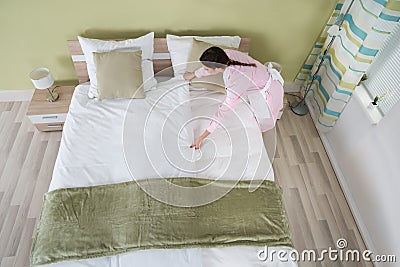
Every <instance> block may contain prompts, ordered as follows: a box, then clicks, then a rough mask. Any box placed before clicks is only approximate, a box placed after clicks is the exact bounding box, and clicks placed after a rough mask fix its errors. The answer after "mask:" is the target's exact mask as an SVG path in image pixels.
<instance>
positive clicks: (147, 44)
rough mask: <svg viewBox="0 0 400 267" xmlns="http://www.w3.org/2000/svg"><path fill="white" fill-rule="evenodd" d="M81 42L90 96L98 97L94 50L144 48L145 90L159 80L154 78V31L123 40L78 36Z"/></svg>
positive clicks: (108, 50) (143, 70)
mask: <svg viewBox="0 0 400 267" xmlns="http://www.w3.org/2000/svg"><path fill="white" fill-rule="evenodd" d="M78 40H79V43H80V45H81V47H82V51H83V53H84V55H85V60H86V64H87V70H88V74H89V79H90V88H89V92H88V96H89V98H95V97H98V95H99V94H98V91H97V79H96V67H95V64H94V60H93V52H110V51H114V50H120V51H122V50H124V51H129V50H138V49H140V50H142V72H143V82H144V91H148V90H150V89H152V88H153V87H154V86H155V85H156V84H157V81H156V80H155V78H154V70H153V62H152V58H153V52H154V45H153V43H154V32H151V33H148V34H146V35H143V36H141V37H138V38H135V39H127V40H123V41H112V40H110V41H104V40H98V39H89V38H84V37H81V36H78Z"/></svg>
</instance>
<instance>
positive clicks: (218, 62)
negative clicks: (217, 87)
mask: <svg viewBox="0 0 400 267" xmlns="http://www.w3.org/2000/svg"><path fill="white" fill-rule="evenodd" d="M200 61H201V63H202V64H203V65H204V66H206V67H209V68H212V69H216V68H221V67H225V66H231V65H238V66H249V67H256V64H254V63H243V62H239V61H236V60H231V59H230V58H229V57H228V55H227V54H226V53H225V51H224V50H223V49H222V48H220V47H217V46H212V47H210V48H208V49H207V50H206V51H204V52H203V54H202V55H201V57H200Z"/></svg>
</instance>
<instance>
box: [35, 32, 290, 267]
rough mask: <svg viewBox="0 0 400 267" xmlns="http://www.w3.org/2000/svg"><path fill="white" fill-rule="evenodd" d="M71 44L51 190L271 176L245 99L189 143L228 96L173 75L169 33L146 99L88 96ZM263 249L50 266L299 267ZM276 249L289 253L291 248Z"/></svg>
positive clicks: (149, 253) (243, 44) (126, 256)
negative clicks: (73, 81) (69, 87)
mask: <svg viewBox="0 0 400 267" xmlns="http://www.w3.org/2000/svg"><path fill="white" fill-rule="evenodd" d="M249 43H250V40H249V39H246V38H242V39H241V41H240V46H239V50H241V51H244V52H248V49H249ZM68 44H69V48H70V51H71V54H72V58H73V61H74V65H75V69H76V71H77V76H78V79H79V82H80V84H79V85H78V86H77V87H76V89H75V92H74V95H73V97H72V101H71V105H70V109H69V113H68V116H67V119H66V122H65V125H64V130H63V135H62V141H61V144H60V149H59V153H58V156H57V160H56V163H55V167H54V172H53V177H52V180H51V183H50V187H49V192H52V191H57V190H59V189H63V188H78V187H88V186H101V185H109V184H118V183H124V182H131V181H133V180H134V181H138V182H139V181H141V180H148V179H155V178H166V177H177V178H179V177H182V178H184V177H194V178H199V179H201V178H204V177H207V178H209V179H215V180H221V181H223V180H227V181H231V180H235V181H238V180H248V181H250V184H252V185H254V186H255V187H257V186H258V185H259V181H263V180H270V181H273V180H274V173H273V169H272V164H271V162H270V160H269V158H268V155H267V152H266V149H265V147H264V144H263V140H262V135H261V133H260V131H259V128H258V124H257V122H256V120H255V119H254V116H253V114H252V112H251V110H250V109H249V108H248V107H247V106H246V104H244V103H243V104H239V106H238V107H237V109H236V110H235V115H234V116H233V117H232V119H230V120H229V121H227V122H226V124H224V127H222V129H221V130H218V131H216V132H215V133H213V135H210V138H209V139H208V140H206V141H205V142H204V143H203V145H202V148H201V149H199V150H194V149H191V148H189V146H190V144H191V143H192V142H193V140H194V138H195V137H196V136H198V135H199V134H201V131H203V130H204V129H205V128H206V127H207V125H208V123H209V119H207V118H209V117H211V116H212V115H213V113H214V112H215V110H216V109H217V107H218V105H219V104H220V103H221V102H222V100H223V99H224V95H223V94H221V93H220V92H215V91H210V90H206V89H202V88H196V89H193V88H191V86H190V85H189V84H188V83H187V82H186V81H184V79H183V78H182V76H181V75H175V76H174V77H173V73H174V70H173V69H172V68H171V65H172V64H171V59H170V58H169V54H168V51H169V50H168V47H167V41H166V39H165V38H155V39H154V58H153V68H154V72H155V73H156V75H155V77H156V79H157V84H156V85H153V86H152V89H151V90H148V91H146V93H145V98H144V99H106V100H103V101H97V100H95V99H90V98H88V91H89V90H90V83H89V82H88V78H89V77H88V71H87V69H86V64H85V62H84V57H82V56H83V52H82V49H81V48H80V44H79V42H78V41H68ZM191 89H193V90H191ZM243 140H246V141H245V142H243ZM199 201H203V202H201V203H196V204H195V205H204V204H206V203H207V201H210V199H208V198H207V197H205V198H204V199H201V200H199ZM39 225H40V224H39ZM263 249H265V248H264V247H261V246H258V247H257V246H227V247H209V248H199V247H193V248H180V249H148V250H137V251H131V252H127V253H121V254H117V255H111V256H104V257H97V258H90V259H81V260H70V261H62V262H57V263H54V264H52V265H51V266H82V267H83V266H297V265H296V264H295V262H293V261H281V260H277V259H276V258H275V259H270V258H269V259H268V260H266V261H261V260H260V259H259V257H258V255H259V253H260V250H263ZM272 249H275V250H282V251H285V252H286V253H287V254H288V253H289V252H290V251H291V248H289V247H273V248H272ZM43 266H45V265H43ZM49 266H50V265H49Z"/></svg>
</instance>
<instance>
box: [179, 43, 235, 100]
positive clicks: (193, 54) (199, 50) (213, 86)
mask: <svg viewBox="0 0 400 267" xmlns="http://www.w3.org/2000/svg"><path fill="white" fill-rule="evenodd" d="M212 46H217V47H220V48H222V49H234V50H236V48H233V47H226V46H220V45H213V44H209V43H206V42H203V41H199V40H196V39H195V38H193V40H192V49H191V50H190V54H189V59H188V62H191V63H188V64H187V67H186V71H188V72H193V71H195V70H197V69H198V68H201V67H202V66H203V65H202V64H201V62H199V60H200V56H201V55H202V54H203V52H204V51H206V50H207V49H208V48H210V47H212ZM195 61H197V62H195ZM190 85H192V86H193V87H196V88H199V87H201V88H207V89H209V90H214V91H218V92H221V93H226V90H225V83H224V78H223V76H222V73H218V74H216V75H210V76H206V77H202V78H194V79H192V81H191V82H190Z"/></svg>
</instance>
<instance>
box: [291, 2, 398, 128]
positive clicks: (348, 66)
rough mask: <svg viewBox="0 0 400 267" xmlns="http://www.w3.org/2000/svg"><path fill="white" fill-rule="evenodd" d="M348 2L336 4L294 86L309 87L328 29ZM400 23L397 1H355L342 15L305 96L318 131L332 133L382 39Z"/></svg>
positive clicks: (320, 58) (343, 10)
mask: <svg viewBox="0 0 400 267" xmlns="http://www.w3.org/2000/svg"><path fill="white" fill-rule="evenodd" d="M350 3H351V0H339V1H338V3H337V5H336V8H335V9H334V11H333V14H332V16H331V17H330V19H329V21H328V22H327V24H326V25H325V28H324V29H323V31H322V33H321V35H320V37H319V38H318V40H317V41H316V43H315V45H314V47H313V50H312V51H311V53H310V55H309V56H308V58H307V60H306V62H305V64H304V66H303V67H302V69H301V70H300V72H299V73H298V75H297V77H296V80H295V83H296V84H298V85H301V86H303V88H304V87H305V86H306V85H307V84H309V83H310V81H311V80H312V76H313V74H314V73H315V70H316V69H317V66H318V65H319V63H320V61H321V60H322V56H323V53H324V51H325V50H326V47H327V46H328V44H329V42H330V40H331V38H332V37H333V36H330V35H329V34H328V30H329V28H330V27H331V26H332V25H333V24H334V23H335V22H337V21H340V20H341V19H342V18H343V16H344V14H345V13H346V10H347V9H348V7H349V5H350ZM399 21H400V1H399V0H355V1H354V3H353V5H352V6H351V8H350V11H349V13H348V14H347V15H345V17H344V20H343V24H342V27H341V31H340V32H339V34H338V35H337V37H336V39H335V40H334V42H333V44H332V46H331V48H330V49H329V51H327V53H326V55H325V59H324V62H323V64H322V66H321V69H320V70H319V72H318V74H317V75H316V78H315V80H314V82H313V84H312V85H311V89H310V92H309V94H308V97H309V98H308V100H310V101H309V102H308V103H309V104H311V105H309V108H312V109H313V110H314V113H315V114H316V117H317V118H316V122H317V123H316V124H317V127H318V128H319V129H320V130H323V131H328V130H329V129H331V128H332V127H333V126H334V125H335V123H336V121H337V120H338V118H339V117H340V114H341V113H342V112H343V110H344V108H345V107H346V104H347V103H348V102H349V100H350V98H351V96H352V94H353V92H354V89H355V87H356V86H357V84H358V82H359V81H360V79H361V77H362V75H363V74H364V73H365V72H366V71H367V69H368V67H369V66H370V65H371V63H372V62H373V61H374V58H375V57H376V55H377V54H378V52H379V50H380V48H381V47H382V45H383V44H384V41H385V39H386V38H387V37H388V36H389V35H390V33H391V32H392V31H393V30H394V28H395V26H396V25H397V24H398V23H399Z"/></svg>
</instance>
